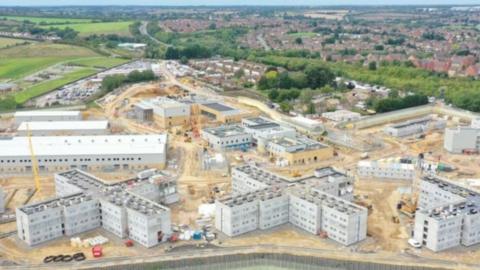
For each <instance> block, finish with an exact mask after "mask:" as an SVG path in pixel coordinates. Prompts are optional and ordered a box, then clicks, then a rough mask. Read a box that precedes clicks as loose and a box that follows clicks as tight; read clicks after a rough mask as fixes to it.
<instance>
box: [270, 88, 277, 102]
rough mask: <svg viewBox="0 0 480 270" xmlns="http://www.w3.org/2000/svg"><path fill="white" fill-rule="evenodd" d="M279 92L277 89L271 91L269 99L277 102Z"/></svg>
mask: <svg viewBox="0 0 480 270" xmlns="http://www.w3.org/2000/svg"><path fill="white" fill-rule="evenodd" d="M278 94H279V93H278V90H276V89H273V90H272V91H270V92H269V93H268V98H269V99H270V100H271V101H275V100H276V99H277V98H278Z"/></svg>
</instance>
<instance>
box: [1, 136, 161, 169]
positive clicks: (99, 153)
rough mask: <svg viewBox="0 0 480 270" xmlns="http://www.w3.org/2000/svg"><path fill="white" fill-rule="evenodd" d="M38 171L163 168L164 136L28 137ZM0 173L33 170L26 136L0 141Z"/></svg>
mask: <svg viewBox="0 0 480 270" xmlns="http://www.w3.org/2000/svg"><path fill="white" fill-rule="evenodd" d="M31 140H32V145H33V151H34V153H35V156H36V158H37V160H38V165H39V171H40V172H56V171H62V170H70V169H75V168H80V169H82V170H101V169H104V168H111V169H144V168H145V167H152V166H153V167H164V166H165V162H166V150H167V148H166V143H167V135H165V134H162V135H105V136H45V137H42V136H36V137H31ZM0 149H2V151H0V173H21V172H30V171H31V170H32V162H31V152H30V147H29V140H28V137H13V138H8V139H1V140H0Z"/></svg>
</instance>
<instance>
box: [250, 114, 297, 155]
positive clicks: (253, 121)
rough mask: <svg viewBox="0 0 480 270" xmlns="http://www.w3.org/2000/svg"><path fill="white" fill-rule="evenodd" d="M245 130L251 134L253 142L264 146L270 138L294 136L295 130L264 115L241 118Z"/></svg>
mask: <svg viewBox="0 0 480 270" xmlns="http://www.w3.org/2000/svg"><path fill="white" fill-rule="evenodd" d="M242 126H243V128H244V129H245V132H247V133H250V134H252V139H253V143H255V144H257V145H258V146H259V147H263V148H264V147H265V146H266V144H267V141H268V140H270V139H272V138H283V137H287V138H295V136H296V134H297V132H296V131H295V129H294V128H292V127H288V126H283V125H280V124H278V123H277V122H274V121H273V120H271V119H268V118H265V117H252V118H245V119H242Z"/></svg>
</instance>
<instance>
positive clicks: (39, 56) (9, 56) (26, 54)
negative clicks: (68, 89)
mask: <svg viewBox="0 0 480 270" xmlns="http://www.w3.org/2000/svg"><path fill="white" fill-rule="evenodd" d="M89 57H95V58H97V57H99V55H98V54H97V53H95V52H94V51H91V50H89V49H86V48H83V47H77V46H71V45H64V44H52V43H35V44H29V45H24V46H16V47H12V48H7V49H1V50H0V79H11V80H16V79H20V78H23V77H25V76H27V75H29V74H32V73H35V72H37V71H40V70H42V69H44V68H47V67H49V66H51V65H54V64H57V63H61V62H68V61H74V60H81V59H83V58H89Z"/></svg>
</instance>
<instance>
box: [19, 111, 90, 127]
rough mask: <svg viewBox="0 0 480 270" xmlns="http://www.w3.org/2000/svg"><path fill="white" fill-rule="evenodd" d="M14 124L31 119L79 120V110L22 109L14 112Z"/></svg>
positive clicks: (31, 120)
mask: <svg viewBox="0 0 480 270" xmlns="http://www.w3.org/2000/svg"><path fill="white" fill-rule="evenodd" d="M14 117H15V124H16V125H20V124H21V123H22V122H33V121H80V120H82V114H81V112H80V111H44V110H40V111H24V112H16V113H15V116H14Z"/></svg>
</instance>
